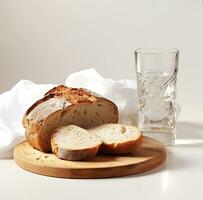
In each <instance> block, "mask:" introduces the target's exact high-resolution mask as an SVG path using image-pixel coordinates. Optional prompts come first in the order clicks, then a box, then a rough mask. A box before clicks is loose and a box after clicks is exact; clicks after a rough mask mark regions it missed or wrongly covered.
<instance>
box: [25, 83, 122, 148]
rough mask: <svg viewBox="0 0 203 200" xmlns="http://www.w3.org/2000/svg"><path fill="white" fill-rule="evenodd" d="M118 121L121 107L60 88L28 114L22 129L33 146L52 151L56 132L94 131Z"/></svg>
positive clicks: (75, 89)
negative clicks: (64, 129)
mask: <svg viewBox="0 0 203 200" xmlns="http://www.w3.org/2000/svg"><path fill="white" fill-rule="evenodd" d="M117 122H118V108H117V106H116V105H115V104H114V103H113V102H112V101H110V100H108V99H105V98H103V97H101V96H98V95H96V94H93V93H92V92H90V91H87V90H85V89H81V88H69V87H66V86H63V85H59V86H57V87H55V88H53V89H52V90H50V91H48V92H47V93H46V94H45V96H44V97H43V98H42V99H40V100H38V101H37V102H36V103H34V104H33V105H32V106H31V107H30V108H29V109H28V110H27V112H26V113H25V115H24V118H23V126H24V128H25V135H26V138H27V141H28V142H29V144H30V145H31V146H33V147H34V148H36V149H39V150H41V151H44V152H49V151H51V143H50V137H51V134H52V133H53V131H54V130H55V129H57V128H58V127H61V126H66V125H70V124H75V125H78V126H80V127H83V128H91V127H94V126H98V125H101V124H105V123H117Z"/></svg>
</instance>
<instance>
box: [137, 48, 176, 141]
mask: <svg viewBox="0 0 203 200" xmlns="http://www.w3.org/2000/svg"><path fill="white" fill-rule="evenodd" d="M178 57H179V51H178V50H177V49H162V48H161V49H158V48H142V49H137V50H136V51H135V61H136V72H137V91H138V127H139V128H140V130H141V132H142V133H143V135H146V136H150V137H153V138H156V139H158V140H160V141H161V142H162V143H164V144H173V143H174V142H175V138H176V107H177V105H176V79H177V72H178Z"/></svg>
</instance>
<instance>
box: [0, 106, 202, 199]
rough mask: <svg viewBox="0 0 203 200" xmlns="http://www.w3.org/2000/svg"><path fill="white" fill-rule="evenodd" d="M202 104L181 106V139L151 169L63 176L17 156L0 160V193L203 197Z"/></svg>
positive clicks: (47, 196) (25, 196) (26, 196)
mask: <svg viewBox="0 0 203 200" xmlns="http://www.w3.org/2000/svg"><path fill="white" fill-rule="evenodd" d="M199 106H200V105H198V107H199ZM182 107H184V106H182ZM201 108H203V106H202V107H201ZM201 110H202V109H194V108H193V109H192V108H188V109H185V110H183V111H182V113H181V115H180V118H179V122H178V127H177V137H178V139H177V144H176V145H175V146H171V147H167V161H166V163H165V164H164V165H162V166H161V167H159V168H158V169H156V170H154V171H153V172H151V173H148V174H143V175H137V176H129V177H123V178H111V179H97V180H96V179H91V180H79V179H61V178H52V177H46V176H41V175H37V174H33V173H30V172H27V171H25V170H23V169H21V168H20V167H18V166H17V165H16V164H15V163H14V161H13V160H12V159H11V160H0V199H1V200H7V199H20V200H27V199H29V200H36V199H43V200H44V199H49V200H50V199H54V200H56V199H60V200H61V199H88V200H90V199H96V200H100V199H102V200H104V199H116V200H119V199H122V200H123V199H150V200H153V199H156V200H159V199H160V200H163V199H169V200H171V199H179V200H182V199H184V200H190V199H194V200H202V199H203V120H202V119H201V118H200V117H201V115H202V112H201ZM198 119H201V121H200V120H198Z"/></svg>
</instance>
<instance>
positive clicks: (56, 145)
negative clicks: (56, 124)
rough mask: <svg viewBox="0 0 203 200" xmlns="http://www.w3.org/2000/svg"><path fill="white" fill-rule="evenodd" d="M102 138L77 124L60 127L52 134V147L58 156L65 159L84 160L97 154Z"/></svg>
mask: <svg viewBox="0 0 203 200" xmlns="http://www.w3.org/2000/svg"><path fill="white" fill-rule="evenodd" d="M101 143H102V142H101V139H100V138H99V137H98V136H97V135H94V134H91V133H89V132H88V131H87V130H86V129H83V128H80V127H78V126H75V125H69V126H63V127H61V128H58V129H57V130H56V131H55V133H54V134H53V135H52V136H51V147H52V151H53V153H54V154H56V156H57V157H59V158H61V159H65V160H84V159H87V158H90V157H93V156H95V155H96V154H97V152H98V150H99V148H100V145H101Z"/></svg>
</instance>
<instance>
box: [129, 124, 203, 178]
mask: <svg viewBox="0 0 203 200" xmlns="http://www.w3.org/2000/svg"><path fill="white" fill-rule="evenodd" d="M181 147H189V148H190V147H195V148H198V147H203V124H199V123H192V122H178V123H177V140H176V144H175V145H174V146H170V147H169V148H167V159H166V162H165V163H163V164H162V165H160V166H159V167H157V168H156V169H154V170H151V171H149V172H145V173H142V174H137V175H134V176H129V177H128V178H131V177H139V176H144V175H150V174H154V173H157V172H161V171H163V170H165V169H167V170H179V169H183V168H184V169H185V168H189V167H191V165H194V163H191V162H190V161H189V160H187V159H184V158H182V157H179V156H178V155H176V154H175V153H174V152H173V151H171V148H172V149H173V148H178V149H179V148H181Z"/></svg>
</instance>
